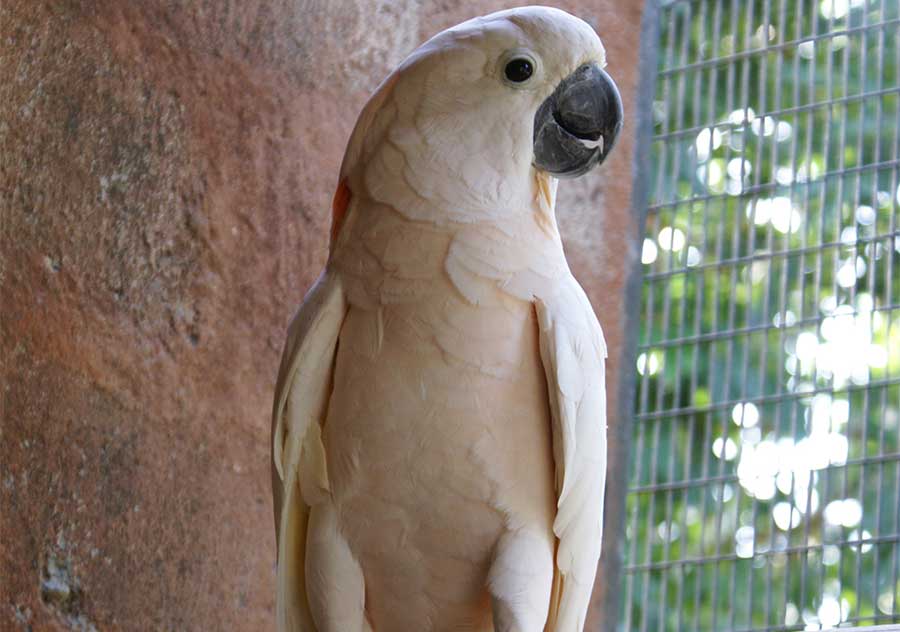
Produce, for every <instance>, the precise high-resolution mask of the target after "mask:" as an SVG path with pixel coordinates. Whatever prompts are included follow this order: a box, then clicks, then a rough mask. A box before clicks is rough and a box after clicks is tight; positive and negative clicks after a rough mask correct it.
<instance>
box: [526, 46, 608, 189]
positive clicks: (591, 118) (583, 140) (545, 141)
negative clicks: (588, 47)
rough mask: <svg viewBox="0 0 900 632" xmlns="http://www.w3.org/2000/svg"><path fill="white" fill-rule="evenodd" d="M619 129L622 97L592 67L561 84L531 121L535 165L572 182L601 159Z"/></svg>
mask: <svg viewBox="0 0 900 632" xmlns="http://www.w3.org/2000/svg"><path fill="white" fill-rule="evenodd" d="M621 129H622V97H621V96H619V89H618V88H617V87H616V84H615V83H614V82H613V80H612V78H610V76H609V75H608V74H606V72H605V71H604V70H603V69H602V68H600V66H599V65H598V64H596V63H590V64H584V65H583V66H581V67H579V68H578V69H577V70H576V71H575V72H573V73H572V74H571V75H569V76H568V77H566V78H565V79H563V80H562V81H561V82H560V84H559V85H558V86H557V87H556V90H554V91H553V94H551V95H550V96H549V97H547V98H546V99H545V100H544V102H543V103H542V104H541V106H540V107H539V108H538V110H537V113H536V114H535V115H534V161H533V164H534V166H535V167H537V168H538V169H541V170H543V171H547V172H549V173H551V174H553V175H554V176H556V177H558V178H575V177H577V176H580V175H583V174H585V173H587V172H588V171H590V170H591V169H592V168H594V167H595V166H597V165H599V164H600V163H601V162H603V161H604V160H605V159H606V156H607V155H609V152H610V151H611V150H612V148H613V145H614V144H615V142H616V136H618V134H619V131H620V130H621Z"/></svg>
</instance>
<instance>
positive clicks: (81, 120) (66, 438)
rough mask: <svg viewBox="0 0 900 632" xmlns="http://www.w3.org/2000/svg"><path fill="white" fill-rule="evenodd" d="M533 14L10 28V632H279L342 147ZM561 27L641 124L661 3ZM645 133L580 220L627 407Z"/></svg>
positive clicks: (625, 144)
mask: <svg viewBox="0 0 900 632" xmlns="http://www.w3.org/2000/svg"><path fill="white" fill-rule="evenodd" d="M513 4H515V3H508V2H487V1H483V0H480V1H477V2H463V1H462V0H434V1H430V2H415V1H413V0H403V1H401V2H390V1H388V0H343V1H339V2H336V1H329V0H267V1H262V0H243V1H241V2H237V1H235V0H215V1H213V0H197V1H192V2H188V1H184V0H177V1H174V2H172V1H167V2H163V1H161V0H118V1H112V0H97V1H96V2H79V1H77V0H55V1H43V0H41V1H38V0H4V1H3V2H2V3H0V213H2V214H0V222H2V224H0V283H2V285H0V308H2V311H0V354H2V356H0V358H2V391H0V413H2V426H0V629H2V630H17V629H21V630H36V631H38V630H53V629H70V630H248V631H249V630H267V629H272V627H273V609H274V592H273V585H274V573H273V564H274V534H273V528H272V518H271V499H270V492H269V455H268V451H269V450H268V437H269V411H270V406H271V397H272V389H273V384H274V378H275V372H276V369H277V363H278V358H279V353H280V349H281V345H282V342H283V336H284V332H285V328H286V325H287V322H288V319H289V317H290V315H291V314H292V313H293V311H294V309H295V308H296V306H297V304H298V303H299V301H300V299H301V298H302V296H303V294H304V292H305V290H306V288H307V287H308V286H309V285H310V283H311V282H312V281H313V279H314V278H315V277H316V276H317V274H318V271H319V269H320V268H321V266H322V264H323V262H324V259H325V255H326V243H327V225H328V221H329V220H328V209H329V204H330V198H331V194H332V192H333V188H334V186H335V183H336V176H337V171H338V167H339V164H340V160H341V157H342V153H343V150H344V144H345V142H346V139H347V137H348V135H349V133H350V130H351V128H352V125H353V123H354V122H355V118H356V115H357V113H358V112H359V109H360V108H361V106H362V104H363V103H364V101H365V99H366V97H367V95H368V94H369V92H370V91H371V90H372V89H373V88H374V87H375V86H376V85H377V83H378V82H379V81H380V79H381V78H382V77H383V76H384V75H385V74H386V73H387V72H388V71H389V70H390V69H391V68H392V67H393V66H394V65H395V64H396V63H397V62H399V61H400V60H401V59H402V58H403V57H404V56H405V54H406V53H407V52H409V51H410V50H411V49H412V48H413V47H414V46H415V45H416V44H417V43H418V42H420V41H422V40H423V39H424V38H426V37H428V36H429V35H431V34H433V33H434V32H436V31H438V30H440V29H443V28H445V27H447V26H450V25H452V24H454V23H456V22H458V21H461V20H463V19H466V18H468V17H471V16H472V15H475V14H478V13H485V12H489V11H491V10H495V9H498V8H503V7H505V6H512V5H513ZM558 5H559V6H560V7H562V8H565V9H568V10H570V11H572V12H573V13H575V14H577V15H579V16H581V17H583V18H585V19H586V20H588V21H589V22H591V23H592V24H593V25H594V26H595V27H596V28H597V29H598V31H599V32H600V34H601V36H602V37H603V39H604V42H605V44H606V46H607V51H608V55H609V60H610V65H609V70H610V72H611V74H612V75H613V76H614V78H615V79H616V81H617V82H618V83H619V86H620V88H621V90H622V93H623V96H624V101H625V110H626V117H627V120H628V121H631V120H633V117H631V116H630V113H631V112H632V110H633V108H634V95H635V86H636V83H635V82H636V78H637V54H638V34H639V23H640V11H641V7H640V2H630V3H629V2H622V1H621V0H572V1H571V2H560V3H558ZM633 132H634V130H633V129H632V128H630V127H629V126H628V123H626V132H625V133H624V137H623V139H622V141H621V144H620V145H619V146H618V147H617V148H616V150H615V152H614V154H613V156H612V157H611V158H610V160H609V161H608V163H607V164H606V165H605V166H604V167H603V168H601V169H600V170H598V171H595V172H594V173H593V175H591V176H589V177H587V178H584V179H582V180H581V181H578V182H565V183H563V185H562V186H561V194H560V199H559V204H558V206H559V215H560V222H561V226H562V230H563V233H564V237H565V239H566V244H567V250H568V253H569V258H570V261H571V263H572V267H573V269H574V271H575V273H576V275H577V276H578V277H579V278H580V279H581V280H582V282H583V283H584V285H585V286H586V288H587V289H588V293H589V295H590V297H591V299H592V301H593V303H594V305H595V307H596V309H597V312H598V314H599V316H600V320H601V322H602V324H603V326H604V329H605V330H606V332H607V337H608V341H609V344H610V350H611V358H610V364H611V371H610V373H611V378H610V385H609V390H610V393H611V399H612V400H613V401H611V410H615V406H616V402H615V398H616V394H617V393H618V386H617V384H616V377H617V371H616V367H617V366H618V363H619V356H620V352H621V349H622V341H623V335H622V332H623V327H624V322H625V319H624V317H623V303H622V300H623V298H622V297H623V288H624V285H625V282H626V277H627V275H626V269H628V266H630V267H632V268H633V262H634V259H635V257H636V256H637V244H636V240H635V239H633V235H635V234H636V230H637V229H636V218H635V217H634V216H633V214H632V213H631V212H630V201H629V200H630V197H629V196H630V191H629V188H630V183H631V162H632V147H631V142H630V141H631V138H632V136H633ZM612 423H613V424H614V425H615V424H617V423H618V420H617V419H613V420H612ZM617 459H618V457H617ZM623 471H624V470H622V469H621V463H619V462H616V461H615V460H614V462H613V474H612V475H613V476H616V475H617V473H618V472H623ZM606 550H607V552H609V551H611V550H612V551H614V550H615V549H614V548H612V547H611V546H608V547H607V549H606ZM601 584H602V582H601ZM603 589H604V588H603V587H602V585H601V589H600V590H599V591H597V596H598V598H599V596H600V595H601V592H602V590H603Z"/></svg>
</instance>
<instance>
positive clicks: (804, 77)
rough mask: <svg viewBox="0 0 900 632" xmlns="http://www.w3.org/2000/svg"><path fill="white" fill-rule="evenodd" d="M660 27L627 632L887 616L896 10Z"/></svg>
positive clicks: (893, 416)
mask: <svg viewBox="0 0 900 632" xmlns="http://www.w3.org/2000/svg"><path fill="white" fill-rule="evenodd" d="M659 16H660V20H661V21H660V27H659V32H660V37H659V42H658V53H659V68H658V71H659V76H658V80H657V89H656V97H655V98H656V101H655V102H654V104H653V108H654V122H655V129H654V132H653V134H654V136H653V147H652V153H653V158H654V172H653V176H652V181H653V188H652V191H651V193H650V203H651V206H650V212H649V214H648V219H647V232H646V240H645V242H644V248H643V253H642V262H643V268H644V274H645V278H644V282H643V290H642V291H643V298H642V307H641V311H642V313H641V316H640V337H639V350H638V353H639V356H638V362H637V367H636V370H637V373H638V375H637V401H636V404H635V405H636V415H635V420H634V431H633V438H632V460H631V472H630V476H629V495H628V514H627V516H626V534H627V538H628V539H627V543H626V571H627V572H626V575H625V580H624V581H625V591H624V605H623V608H624V609H623V615H624V616H623V623H622V626H623V629H624V630H629V631H630V630H692V631H693V630H716V631H719V630H746V631H750V630H819V629H829V628H832V627H845V626H847V627H849V626H856V625H872V624H881V623H888V622H892V621H900V437H898V429H900V232H898V221H897V216H898V212H897V209H898V206H900V187H898V184H900V183H898V166H900V160H898V147H900V137H898V135H900V2H898V0H752V1H743V0H741V1H739V0H680V1H679V0H676V1H675V2H668V3H663V4H662V6H661V8H660V11H659Z"/></svg>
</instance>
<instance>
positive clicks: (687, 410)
mask: <svg viewBox="0 0 900 632" xmlns="http://www.w3.org/2000/svg"><path fill="white" fill-rule="evenodd" d="M892 309H896V310H900V306H895V307H893V308H892ZM896 384H900V375H898V376H896V377H892V378H885V379H881V380H871V381H870V382H868V383H867V384H848V385H847V386H845V387H843V388H841V389H833V388H831V387H830V386H829V387H823V388H811V389H809V390H808V391H803V392H798V393H785V394H782V395H759V396H757V397H753V398H751V399H749V400H747V401H749V402H750V403H753V404H767V403H776V402H783V401H793V400H797V399H808V398H811V397H813V396H815V395H820V394H823V393H852V392H855V391H861V390H864V389H867V388H871V389H876V388H883V387H888V386H893V385H896ZM740 403H741V400H739V399H726V400H723V401H720V402H716V403H715V404H708V405H706V406H685V407H682V408H670V409H668V410H663V411H653V412H648V413H644V414H642V415H637V416H636V417H635V419H636V420H637V421H648V420H654V419H663V418H675V417H686V416H688V415H698V414H709V413H712V412H714V411H716V410H723V409H727V408H734V406H735V405H736V404H740Z"/></svg>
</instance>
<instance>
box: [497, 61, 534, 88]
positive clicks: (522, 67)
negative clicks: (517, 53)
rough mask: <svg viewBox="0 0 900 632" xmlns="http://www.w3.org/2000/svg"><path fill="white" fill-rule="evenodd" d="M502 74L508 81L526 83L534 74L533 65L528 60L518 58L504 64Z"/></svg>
mask: <svg viewBox="0 0 900 632" xmlns="http://www.w3.org/2000/svg"><path fill="white" fill-rule="evenodd" d="M503 73H504V74H505V75H506V78H507V79H509V80H510V81H514V82H515V83H522V82H523V81H527V80H528V78H529V77H530V76H531V75H532V73H534V64H532V63H531V61H530V60H528V59H525V58H523V57H518V58H516V59H513V60H512V61H511V62H509V63H508V64H506V68H505V69H504V71H503Z"/></svg>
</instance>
